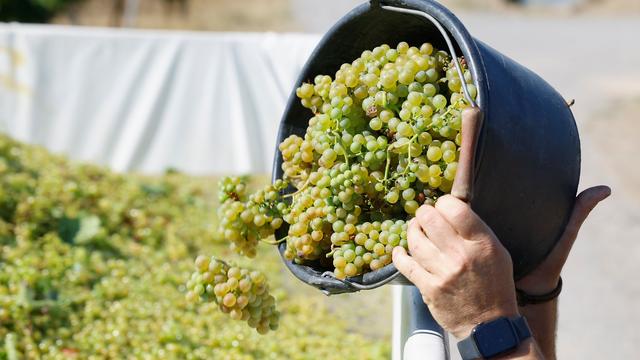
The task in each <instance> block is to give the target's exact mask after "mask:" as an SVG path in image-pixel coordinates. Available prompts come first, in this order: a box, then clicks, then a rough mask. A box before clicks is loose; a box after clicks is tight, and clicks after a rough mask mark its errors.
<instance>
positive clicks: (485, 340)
mask: <svg viewBox="0 0 640 360" xmlns="http://www.w3.org/2000/svg"><path fill="white" fill-rule="evenodd" d="M473 337H474V339H475V341H476V346H477V347H478V350H480V353H481V354H482V356H483V357H485V358H489V357H492V356H496V355H498V354H501V353H503V352H505V351H509V350H512V349H514V348H515V347H516V346H518V337H517V336H516V333H515V331H514V330H513V327H512V326H511V322H510V321H509V319H507V318H504V317H503V318H499V319H496V320H494V321H491V322H488V323H484V324H480V325H478V326H476V328H475V329H474V331H473Z"/></svg>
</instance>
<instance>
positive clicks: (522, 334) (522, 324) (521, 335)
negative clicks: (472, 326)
mask: <svg viewBox="0 0 640 360" xmlns="http://www.w3.org/2000/svg"><path fill="white" fill-rule="evenodd" d="M509 322H510V323H511V327H512V328H513V331H514V333H515V335H516V337H517V339H518V345H519V344H520V343H521V342H523V341H524V340H526V339H528V338H529V337H531V330H530V329H529V324H528V323H527V319H525V317H524V316H521V315H520V316H516V317H513V318H509ZM505 350H508V349H505ZM458 351H459V352H460V356H461V357H462V359H463V360H471V359H484V357H483V355H482V353H481V352H480V350H479V349H478V346H477V345H476V341H475V338H474V337H473V333H472V334H471V335H469V336H467V337H466V338H464V339H462V340H461V341H459V342H458Z"/></svg>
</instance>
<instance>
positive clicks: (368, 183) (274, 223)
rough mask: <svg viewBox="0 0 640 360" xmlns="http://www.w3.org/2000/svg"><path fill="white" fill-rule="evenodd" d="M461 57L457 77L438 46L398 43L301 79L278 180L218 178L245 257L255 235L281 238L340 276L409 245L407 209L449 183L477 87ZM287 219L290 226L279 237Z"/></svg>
mask: <svg viewBox="0 0 640 360" xmlns="http://www.w3.org/2000/svg"><path fill="white" fill-rule="evenodd" d="M459 61H460V63H461V64H460V65H461V67H462V69H463V77H464V78H463V79H461V78H460V77H459V74H458V72H457V70H456V68H455V65H454V63H453V60H452V59H451V57H450V56H449V55H448V54H447V53H446V52H444V51H438V50H435V49H434V48H433V46H432V45H431V44H428V43H425V44H422V46H420V47H412V46H409V45H408V44H407V43H405V42H401V43H399V44H398V45H397V47H396V48H391V47H390V46H388V45H381V46H378V47H376V48H374V49H373V50H371V51H369V50H367V51H364V52H363V53H362V55H361V56H360V57H359V58H358V59H355V60H354V61H353V62H352V63H351V64H343V65H342V66H341V67H340V69H339V70H338V71H337V72H336V74H335V76H334V77H333V78H332V77H330V76H327V75H318V76H316V77H315V78H314V79H313V82H309V83H303V84H302V85H301V86H300V87H299V88H298V89H297V91H296V94H297V96H298V97H299V98H300V99H301V102H302V105H303V106H304V107H306V108H308V109H309V110H310V113H311V114H310V119H309V121H308V127H307V129H306V133H305V134H304V135H302V136H299V135H295V134H294V135H291V136H289V137H288V138H286V139H285V140H284V141H283V142H282V143H281V144H280V145H279V150H280V152H281V155H282V159H283V163H282V170H283V177H282V179H281V180H278V181H276V182H275V183H274V184H273V185H270V186H268V187H266V188H265V189H263V190H261V191H259V192H257V193H255V194H252V195H247V194H246V191H245V189H246V186H245V185H244V183H243V181H242V179H241V178H227V179H225V180H224V181H223V183H222V185H221V186H222V188H224V189H225V192H224V193H223V194H222V195H221V197H220V200H221V202H222V206H221V207H220V208H219V212H218V213H219V216H220V218H221V221H220V225H219V228H218V231H219V233H220V235H221V236H222V237H224V238H225V239H228V240H229V241H231V247H232V248H233V249H234V250H235V251H237V252H238V253H240V254H243V255H246V256H249V257H252V256H254V255H255V252H256V250H255V248H256V245H257V244H258V242H259V241H260V240H264V241H266V242H269V243H279V242H282V241H286V250H285V252H284V256H285V257H286V258H287V259H289V260H291V261H294V262H295V263H298V264H312V265H314V266H320V267H322V268H331V269H332V270H333V274H334V275H335V276H336V277H337V278H339V279H344V278H347V277H353V276H357V275H360V274H363V273H366V272H368V271H374V270H378V269H380V268H382V267H384V266H385V265H388V264H389V263H391V253H392V250H393V248H394V247H396V246H403V247H405V248H406V247H407V239H406V236H407V231H406V230H407V223H406V221H407V220H408V218H410V217H411V216H412V215H413V214H414V213H415V212H416V210H417V209H418V207H419V206H420V205H422V204H424V203H433V202H434V201H435V200H436V199H437V198H438V197H439V196H442V195H443V194H446V193H449V192H450V191H451V187H452V184H453V180H454V178H455V175H456V170H457V167H458V159H459V156H460V150H459V146H460V142H461V133H460V130H461V122H462V119H461V112H462V110H463V109H464V108H465V107H467V106H468V104H467V102H466V100H465V98H464V96H463V95H462V94H463V91H462V82H463V81H464V82H465V83H466V84H468V85H467V87H468V90H469V93H470V96H471V97H474V98H475V96H476V94H477V89H476V88H475V86H474V85H473V84H472V79H471V74H470V72H469V71H468V70H467V69H466V66H465V63H464V60H463V59H460V60H459ZM287 186H292V187H293V188H294V190H293V191H292V192H290V193H289V194H287V195H283V194H284V193H285V192H286V191H283V190H284V189H285V188H286V187H287ZM284 223H286V224H288V233H287V235H286V237H283V238H282V239H275V238H274V237H273V236H274V233H275V232H276V230H278V229H279V228H280V227H281V226H283V225H284Z"/></svg>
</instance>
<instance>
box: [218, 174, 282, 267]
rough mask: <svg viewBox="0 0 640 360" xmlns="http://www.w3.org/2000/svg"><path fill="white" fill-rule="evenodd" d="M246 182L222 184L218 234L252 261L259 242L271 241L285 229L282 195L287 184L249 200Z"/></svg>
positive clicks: (228, 180) (237, 180)
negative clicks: (278, 230) (276, 233)
mask: <svg viewBox="0 0 640 360" xmlns="http://www.w3.org/2000/svg"><path fill="white" fill-rule="evenodd" d="M246 182H247V179H246V178H240V177H225V178H223V179H222V180H221V181H220V183H219V185H218V186H219V187H220V194H219V200H220V202H221V205H220V207H219V208H218V216H219V217H220V223H219V225H218V233H219V236H220V237H223V238H224V239H226V240H228V241H231V247H232V249H233V250H235V251H236V252H237V253H239V254H242V255H245V256H247V257H250V258H253V257H255V256H256V246H257V245H258V241H259V240H261V239H268V238H270V237H272V236H273V234H274V232H275V230H277V229H279V228H280V226H282V223H283V220H282V212H283V211H284V210H285V208H286V205H285V204H284V203H283V202H282V201H281V196H280V191H282V190H283V189H285V188H286V187H287V183H286V182H284V181H282V180H278V181H276V182H275V183H274V184H271V185H268V186H266V187H264V188H263V189H260V190H258V191H256V192H254V193H252V194H251V195H249V196H248V197H247V195H246V186H247V184H246Z"/></svg>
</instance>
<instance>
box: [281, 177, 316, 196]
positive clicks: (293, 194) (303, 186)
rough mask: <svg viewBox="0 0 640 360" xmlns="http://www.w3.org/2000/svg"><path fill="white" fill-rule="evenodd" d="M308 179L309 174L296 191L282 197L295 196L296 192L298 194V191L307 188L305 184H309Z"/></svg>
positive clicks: (309, 178)
mask: <svg viewBox="0 0 640 360" xmlns="http://www.w3.org/2000/svg"><path fill="white" fill-rule="evenodd" d="M309 180H311V176H308V177H307V180H306V181H305V182H304V184H302V186H301V187H300V188H299V189H298V190H297V191H296V192H292V193H290V194H286V195H283V196H282V198H283V199H286V198H289V197H293V196H296V195H297V194H299V193H300V192H302V191H303V190H304V189H306V188H307V186H308V185H309Z"/></svg>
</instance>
